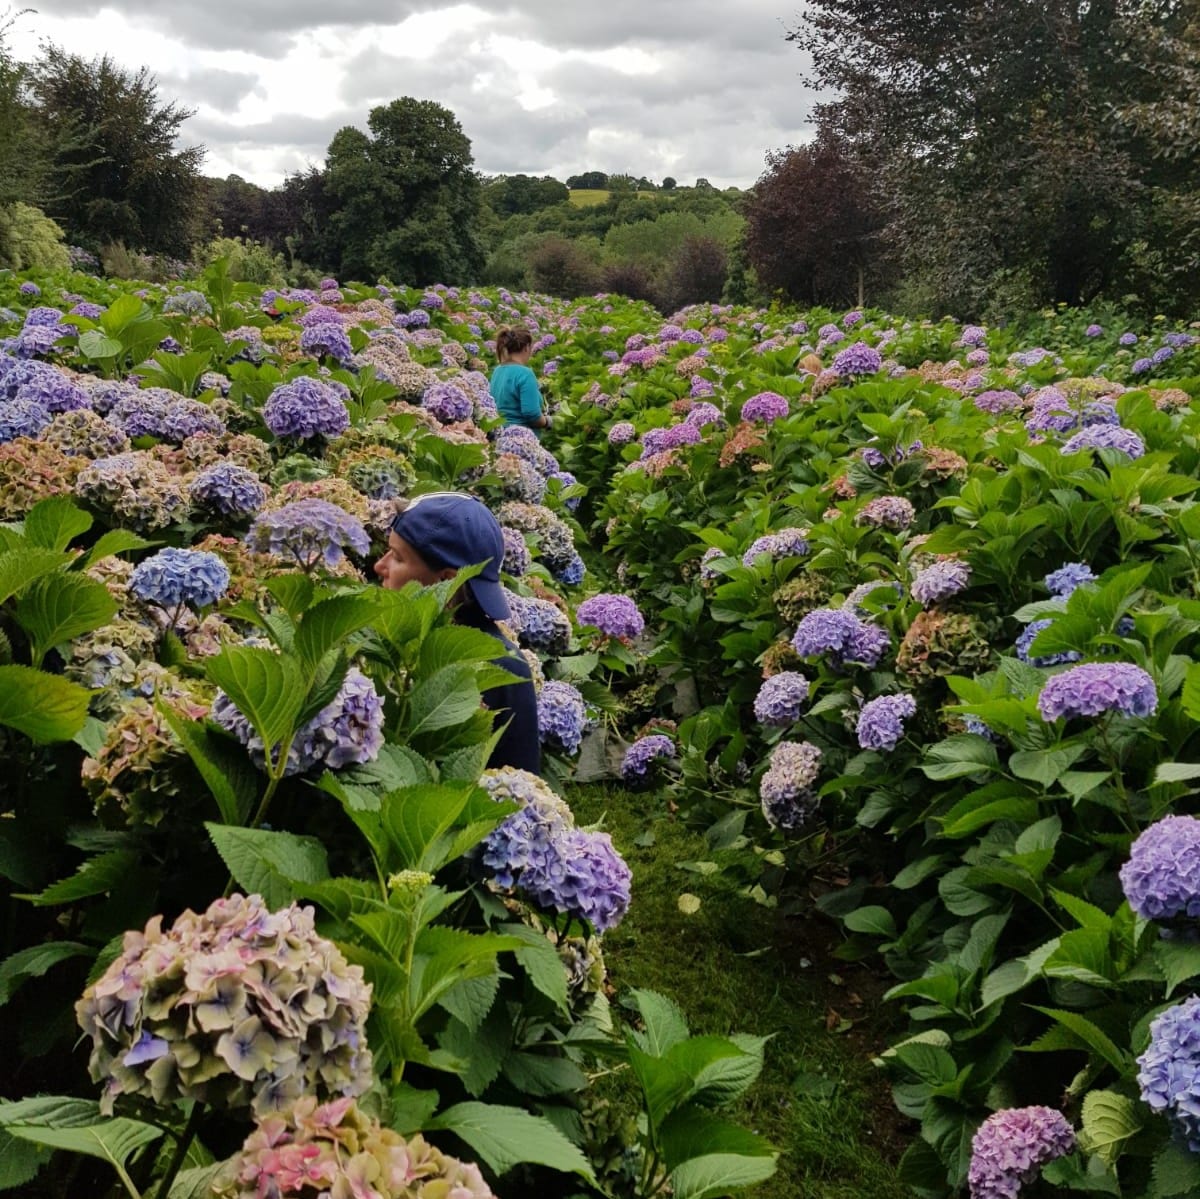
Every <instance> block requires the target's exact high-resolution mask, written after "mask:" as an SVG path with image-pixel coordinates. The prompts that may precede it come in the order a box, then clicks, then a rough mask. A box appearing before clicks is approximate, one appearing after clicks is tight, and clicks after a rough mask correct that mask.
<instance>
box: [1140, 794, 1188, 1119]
mask: <svg viewBox="0 0 1200 1199" xmlns="http://www.w3.org/2000/svg"><path fill="white" fill-rule="evenodd" d="M1120 874H1121V886H1122V888H1123V889H1124V891H1125V898H1126V899H1128V900H1129V906H1130V907H1131V908H1133V910H1134V911H1135V912H1136V913H1137V914H1138V915H1139V916H1142V917H1144V918H1145V919H1146V920H1174V919H1176V918H1177V917H1181V916H1187V917H1191V918H1193V919H1194V918H1195V917H1198V916H1200V820H1197V819H1196V817H1195V816H1166V817H1164V818H1163V819H1162V820H1159V821H1158V822H1157V823H1155V824H1152V825H1150V827H1149V828H1147V829H1143V831H1142V833H1141V835H1140V836H1139V837H1138V839H1137V840H1136V841H1135V842H1134V843H1133V846H1132V848H1131V849H1130V851H1129V861H1127V862H1126V863H1125V865H1123V866H1122V867H1121V871H1120ZM1197 1114H1198V1115H1200V1113H1197Z"/></svg>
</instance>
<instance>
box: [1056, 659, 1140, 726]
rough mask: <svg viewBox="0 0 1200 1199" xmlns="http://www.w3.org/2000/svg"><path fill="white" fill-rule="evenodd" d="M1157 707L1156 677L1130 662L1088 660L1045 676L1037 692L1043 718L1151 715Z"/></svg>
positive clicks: (1064, 718)
mask: <svg viewBox="0 0 1200 1199" xmlns="http://www.w3.org/2000/svg"><path fill="white" fill-rule="evenodd" d="M1157 707H1158V692H1157V690H1156V689H1155V686H1154V680H1153V679H1152V678H1151V677H1150V676H1149V675H1148V674H1147V673H1146V672H1145V671H1144V670H1143V669H1142V668H1141V667H1140V666H1134V665H1132V664H1130V663H1128V662H1085V663H1083V665H1081V666H1073V667H1071V669H1070V670H1064V671H1063V672H1062V674H1056V675H1054V676H1052V677H1051V678H1049V679H1047V680H1046V685H1045V686H1044V687H1043V688H1042V693H1041V695H1039V696H1038V711H1039V712H1040V713H1041V715H1042V719H1043V720H1045V721H1047V722H1050V721H1053V720H1070V719H1071V718H1072V717H1074V716H1102V715H1103V714H1104V713H1105V712H1117V713H1119V714H1120V715H1122V716H1152V715H1153V714H1154V711H1155V709H1156V708H1157Z"/></svg>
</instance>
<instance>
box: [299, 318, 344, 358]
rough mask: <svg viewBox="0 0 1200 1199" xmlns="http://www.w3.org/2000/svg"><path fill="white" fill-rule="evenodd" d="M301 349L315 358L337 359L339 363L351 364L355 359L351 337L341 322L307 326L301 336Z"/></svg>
mask: <svg viewBox="0 0 1200 1199" xmlns="http://www.w3.org/2000/svg"><path fill="white" fill-rule="evenodd" d="M300 349H301V350H302V351H303V352H304V353H305V354H312V355H313V356H314V357H323V356H328V357H330V358H336V359H337V361H338V362H339V363H344V362H349V361H350V360H351V359H352V358H353V357H354V348H353V347H352V346H351V345H350V336H349V334H348V333H347V332H346V330H345V329H343V328H342V324H341V322H340V321H321V322H319V323H317V324H309V325H306V326H305V328H304V329H303V331H302V332H301V334H300Z"/></svg>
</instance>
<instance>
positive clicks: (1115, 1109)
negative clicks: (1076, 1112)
mask: <svg viewBox="0 0 1200 1199" xmlns="http://www.w3.org/2000/svg"><path fill="white" fill-rule="evenodd" d="M1143 1124H1144V1121H1143V1119H1142V1113H1141V1111H1140V1110H1139V1108H1138V1105H1137V1104H1136V1103H1135V1102H1134V1101H1133V1100H1132V1099H1128V1098H1126V1096H1124V1095H1118V1094H1117V1093H1116V1092H1115V1091H1089V1092H1088V1093H1087V1095H1085V1096H1084V1099H1083V1121H1082V1127H1081V1128H1080V1130H1079V1147H1080V1149H1082V1150H1083V1151H1084V1153H1094V1154H1096V1155H1097V1156H1098V1157H1100V1158H1101V1159H1102V1160H1103V1161H1104V1162H1106V1163H1107V1164H1108V1165H1110V1166H1112V1165H1115V1164H1116V1161H1117V1158H1119V1157H1120V1156H1121V1150H1122V1147H1123V1146H1124V1144H1125V1142H1126V1141H1128V1140H1129V1139H1130V1138H1131V1137H1135V1136H1137V1134H1138V1133H1139V1132H1141V1131H1142V1127H1143Z"/></svg>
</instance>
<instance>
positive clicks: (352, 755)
mask: <svg viewBox="0 0 1200 1199" xmlns="http://www.w3.org/2000/svg"><path fill="white" fill-rule="evenodd" d="M212 718H213V719H214V720H215V721H216V722H217V723H218V724H219V725H220V726H221V727H222V728H224V729H226V730H227V731H229V732H230V733H232V734H233V735H234V736H235V737H236V738H237V739H238V740H239V741H240V742H241V743H242V744H243V745H244V746H246V748H247V749H248V750H249V751H250V757H251V758H252V759H253V760H254V764H255V765H256V766H258V767H259V769H263V768H265V766H266V753H265V749H264V746H263V741H262V738H261V737H260V736H259V735H258V734H257V732H255V730H254V729H253V728H252V726H251V724H250V722H249V721H248V720H247V719H246V717H245V716H243V715H242V713H241V712H240V711H239V710H238V708H237V706H236V705H235V704H234V703H233V701H232V700H231V699H230V698H229V697H228V696H227V695H225V694H224V693H223V692H220V691H219V692H217V698H216V700H215V701H214V702H213V709H212ZM382 748H383V700H382V699H381V698H380V696H379V693H378V692H377V691H376V690H375V684H374V683H372V682H371V680H370V679H369V678H367V676H366V675H364V674H363V673H362V671H360V670H359V669H357V667H353V666H352V667H351V668H350V670H349V671H347V673H346V677H345V679H344V680H343V682H342V685H341V687H340V689H339V690H338V693H337V695H335V696H334V697H333V699H332V700H331V701H330V702H329V703H328V704H326V705H325V707H323V708H322V709H321V710H320V711H319V712H318V713H317V714H316V715H315V716H314V717H312V719H311V720H308V721H307V722H306V723H304V724H302V725H301V726H300V728H298V729H297V730H296V735H295V737H293V739H292V743H291V746H290V747H289V748H288V756H287V761H286V762H285V764H284V769H283V773H284V775H285V776H288V775H293V774H305V773H307V772H308V771H310V770H313V769H314V768H315V767H317V766H327V767H328V768H329V769H331V770H340V769H341V768H342V767H343V766H355V765H361V764H362V763H364V762H373V761H374V760H375V759H376V758H377V757H378V756H379V751H380V750H381V749H382ZM272 755H273V757H272V761H273V762H274V761H277V760H278V751H277V748H276V747H272Z"/></svg>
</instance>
